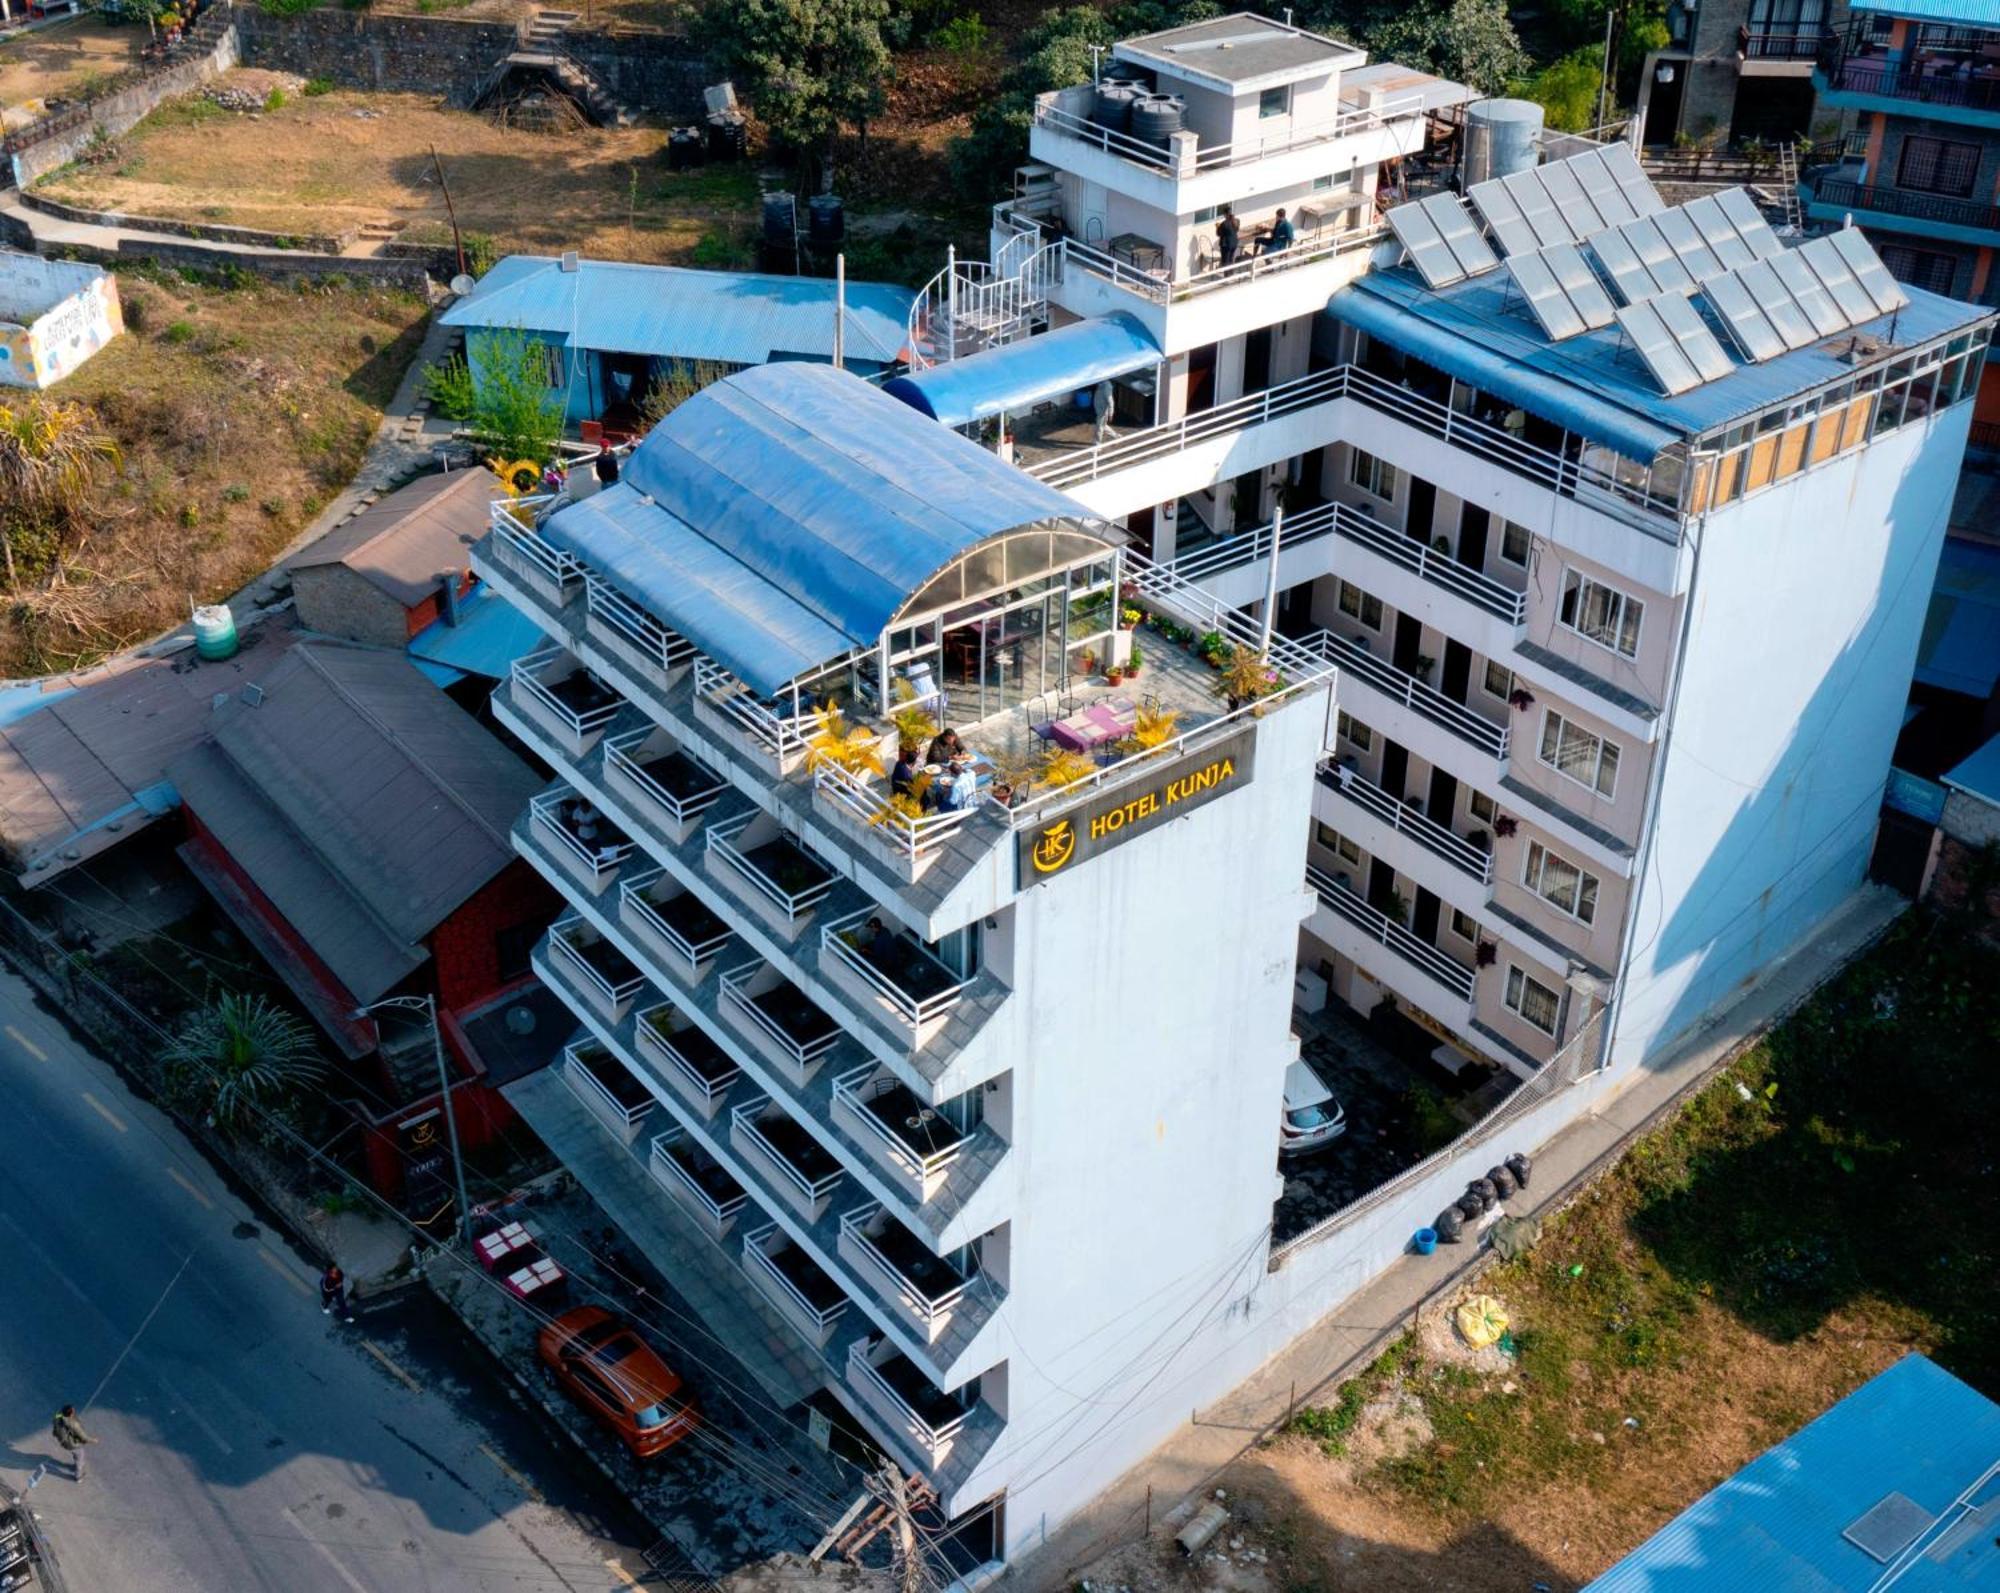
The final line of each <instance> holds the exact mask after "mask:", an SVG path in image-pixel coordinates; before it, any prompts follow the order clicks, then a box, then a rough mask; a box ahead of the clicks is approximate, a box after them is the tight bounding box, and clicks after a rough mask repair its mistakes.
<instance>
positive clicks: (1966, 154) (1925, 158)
mask: <svg viewBox="0 0 2000 1593" xmlns="http://www.w3.org/2000/svg"><path fill="white" fill-rule="evenodd" d="M1978 176H1979V146H1978V145H1977V144H1960V143H1955V142H1953V141H1952V140H1950V139H1944V138H1915V137H1912V138H1906V139H1904V140H1903V154H1902V158H1901V159H1900V160H1898V161H1897V162H1896V186H1897V187H1898V188H1912V189H1915V190H1916V191H1917V192H1919V193H1925V194H1947V195H1949V196H1950V197H1951V198H1953V199H1965V198H1969V197H1970V196H1971V194H1972V185H1973V183H1974V181H1975V180H1976V179H1977V178H1978Z"/></svg>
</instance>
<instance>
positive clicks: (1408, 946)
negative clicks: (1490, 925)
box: [1306, 866, 1474, 1002]
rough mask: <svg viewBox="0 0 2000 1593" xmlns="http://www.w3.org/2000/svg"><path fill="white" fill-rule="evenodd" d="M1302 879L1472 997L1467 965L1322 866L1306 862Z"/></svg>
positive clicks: (1373, 935)
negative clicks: (1371, 903)
mask: <svg viewBox="0 0 2000 1593" xmlns="http://www.w3.org/2000/svg"><path fill="white" fill-rule="evenodd" d="M1306 880H1307V882H1308V883H1309V884H1310V885H1311V886H1312V888H1313V890H1314V891H1315V892H1316V893H1317V894H1318V896H1319V899H1320V900H1321V901H1322V902H1324V903H1325V904H1326V905H1327V906H1328V907H1329V908H1330V909H1331V910H1332V911H1333V912H1335V913H1337V914H1338V915H1339V916H1340V917H1342V918H1344V919H1346V920H1347V922H1348V923H1350V924H1352V925H1353V926H1354V927H1355V928H1356V929H1358V930H1360V931H1361V932H1362V933H1363V934H1365V935H1366V936H1368V938H1369V939H1371V940H1374V941H1379V942H1380V943H1381V944H1382V945H1384V946H1386V947H1388V948H1389V950H1391V951H1393V952H1394V953H1395V954H1396V955H1397V956H1399V957H1401V958H1402V959H1403V960H1404V961H1405V962H1407V963H1409V964H1410V965H1411V966H1413V967H1414V968H1416V969H1417V970H1418V971H1419V972H1421V973H1423V974H1426V975H1428V976H1429V977H1430V978H1432V979H1435V980H1436V981H1437V982H1438V983H1439V984H1441V985H1443V986H1444V987H1445V988H1446V989H1447V990H1450V991H1453V992H1454V993H1456V994H1457V995H1460V996H1462V997H1464V998H1465V1000H1466V1001H1467V1002H1470V1001H1471V1000H1472V991H1473V985H1474V975H1473V971H1472V970H1471V969H1470V968H1468V967H1466V966H1465V965H1464V964H1463V963H1459V962H1454V961H1452V959H1451V958H1449V957H1447V956H1446V955H1445V954H1444V953H1443V952H1441V951H1439V950H1438V949H1437V947H1435V946H1433V945H1431V944H1430V943H1429V942H1428V941H1424V940H1419V939H1418V938H1417V937H1416V936H1415V935H1413V934H1411V933H1410V932H1409V930H1407V929H1405V928H1404V927H1403V926H1402V925H1401V924H1399V923H1397V922H1396V920H1395V919H1393V918H1391V917H1390V916H1389V915H1388V914H1387V913H1385V912H1383V911H1382V910H1381V909H1380V908H1376V907H1371V906H1369V905H1368V902H1367V900H1366V898H1364V897H1362V896H1359V895H1357V894H1356V893H1355V892H1354V891H1352V890H1350V889H1349V888H1348V887H1347V886H1345V885H1343V884H1341V883H1340V881H1339V880H1337V879H1335V878H1334V877H1333V876H1332V875H1331V874H1328V873H1326V872H1325V871H1324V870H1321V869H1317V868H1313V867H1310V866H1308V867H1307V869H1306Z"/></svg>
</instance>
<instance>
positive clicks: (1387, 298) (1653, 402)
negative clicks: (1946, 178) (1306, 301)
mask: <svg viewBox="0 0 2000 1593" xmlns="http://www.w3.org/2000/svg"><path fill="white" fill-rule="evenodd" d="M1508 280H1509V279H1508V276H1507V273H1506V272H1504V271H1492V272H1488V273H1486V274H1485V275H1483V276H1477V277H1473V278H1470V279H1469V280H1467V281H1464V282H1459V283H1455V284H1453V285H1452V286H1450V287H1447V288H1429V287H1426V286H1425V285H1424V283H1423V280H1422V279H1421V278H1420V277H1419V276H1418V275H1417V273H1416V272H1415V270H1414V269H1412V268H1411V267H1409V266H1397V267H1393V268H1391V269H1387V270H1384V269H1381V268H1377V269H1375V270H1372V271H1370V272H1369V273H1368V274H1367V275H1366V276H1364V277H1361V278H1360V279H1358V280H1357V281H1355V282H1352V283H1350V284H1348V286H1346V287H1344V288H1342V289H1341V290H1340V291H1339V292H1338V293H1336V294H1334V296H1333V298H1332V299H1331V300H1330V301H1329V302H1328V304H1327V310H1328V312H1329V313H1330V314H1332V315H1334V316H1337V317H1338V318H1339V319H1340V320H1342V321H1346V322H1349V323H1351V324H1353V325H1355V326H1358V327H1361V328H1362V329H1363V330H1364V331H1366V332H1368V333H1369V334H1370V335H1371V336H1373V337H1378V338H1380V339H1381V340H1382V341H1383V342H1385V343H1388V344H1391V345H1393V346H1394V347H1396V348H1399V349H1402V350H1403V351H1404V352H1405V353H1409V354H1414V355H1416V356H1417V357H1418V358H1419V359H1422V360H1425V361H1427V362H1428V363H1430V364H1432V365H1435V366H1437V367H1438V368H1439V369H1440V370H1444V371H1449V372H1450V373H1451V374H1452V375H1454V376H1456V377H1458V378H1459V379H1460V380H1461V381H1467V382H1471V383H1473V384H1474V385H1475V386H1477V387H1479V388H1481V389H1483V390H1484V391H1487V392H1491V393H1496V394H1498V395H1499V396H1500V397H1503V398H1506V399H1508V400H1509V401H1511V402H1513V403H1515V404H1518V405H1520V406H1521V407H1522V408H1523V409H1526V410H1529V411H1531V412H1532V413H1534V414H1536V415H1540V416H1541V417H1542V418H1543V419H1545V420H1549V421H1554V422H1556V423H1557V424H1559V425H1563V426H1566V427H1568V428H1569V429H1570V430H1571V431H1575V432H1578V433H1580V434H1581V435H1583V436H1585V437H1589V438H1591V439H1592V440H1593V441H1596V442H1601V443H1605V444H1608V445H1609V446H1610V447H1613V448H1616V449H1617V450H1618V451H1619V452H1620V453H1622V454H1624V455H1626V456H1627V457H1628V458H1632V459H1640V460H1648V459H1651V458H1652V457H1653V456H1654V455H1655V454H1657V453H1658V452H1659V451H1660V450H1661V449H1662V448H1664V447H1665V446H1667V444H1669V443H1672V442H1676V441H1680V440H1683V439H1687V438H1693V437H1698V436H1700V435H1701V434H1702V433H1704V432H1707V431H1710V430H1712V429H1713V428H1715V427H1717V426H1721V425H1724V424H1726V423H1728V422H1730V421H1733V420H1737V419H1740V418H1741V417H1742V416H1745V415H1750V414H1754V413H1756V412H1757V411H1758V410H1761V409H1764V408H1767V407H1768V406H1770V405H1772V404H1776V403H1780V402H1782V401H1784V400H1785V399H1788V398H1791V397H1793V396H1795V395H1796V394H1799V393H1804V392H1808V391H1810V390H1811V389H1813V388H1815V387H1818V386H1820V385H1821V384H1822V383H1825V382H1833V381H1838V380H1839V379H1840V378H1842V377H1843V376H1849V375H1851V374H1853V367H1852V366H1851V365H1849V364H1848V363H1847V362H1846V361H1845V360H1843V359H1841V358H1840V357H1839V356H1838V355H1837V354H1835V353H1834V352H1833V349H1834V348H1835V347H1837V346H1839V344H1840V343H1841V342H1842V341H1843V339H1844V335H1843V337H1840V338H1828V339H1826V340H1825V341H1823V342H1820V343H1816V344H1813V345H1812V346H1811V347H1809V348H1802V349H1794V350H1792V351H1791V352H1790V353H1786V354H1780V355H1779V356H1778V357H1777V358H1775V359H1769V360H1764V361H1762V362H1761V363H1759V364H1755V365H1742V364H1739V365H1737V366H1736V367H1735V369H1733V370H1732V371H1730V373H1729V374H1728V375H1726V376H1719V377H1717V378H1716V379H1715V380H1714V381H1712V382H1704V383H1702V384H1701V386H1699V387H1694V388H1690V389H1689V390H1688V391H1687V392H1685V393H1679V394H1676V395H1674V396H1672V397H1668V396H1666V395H1665V394H1663V393H1661V391H1660V389H1659V387H1658V386H1657V384H1655V383H1654V381H1653V379H1652V377H1651V376H1649V375H1648V374H1647V372H1646V368H1645V367H1644V366H1643V365H1641V364H1640V363H1639V361H1638V359H1637V357H1636V356H1634V355H1633V353H1632V352H1631V350H1630V348H1629V347H1627V346H1626V344H1625V340H1624V336H1623V334H1622V333H1621V332H1620V331H1619V330H1618V329H1617V327H1615V326H1610V327H1605V328H1603V329H1601V330H1599V331H1595V332H1584V333H1582V334H1580V335H1579V336H1576V337H1571V338H1565V339H1564V340H1563V341H1561V342H1560V343H1552V342H1550V341H1549V339H1548V338H1547V337H1546V336H1544V335H1543V333H1542V331H1541V329H1540V328H1539V327H1538V326H1536V325H1535V322H1534V319H1533V317H1532V316H1531V315H1530V314H1529V313H1528V310H1527V307H1526V306H1525V305H1524V304H1523V303H1522V302H1521V296H1520V295H1519V294H1518V293H1515V294H1513V295H1512V296H1511V302H1510V303H1507V304H1506V306H1505V308H1503V307H1502V306H1503V300H1505V299H1507V298H1508V296H1509V295H1508V287H1507V284H1508ZM1905 291H1906V292H1907V293H1908V294H1909V296H1910V303H1909V304H1908V305H1907V306H1905V307H1904V308H1903V309H1901V310H1898V311H1897V312H1896V314H1895V315H1894V316H1893V317H1890V316H1886V315H1885V316H1881V317H1879V318H1878V319H1876V320H1874V321H1869V322H1864V323H1863V324H1862V325H1860V326H1859V327H1857V328H1856V329H1855V330H1857V331H1861V332H1869V333H1873V334H1875V335H1877V336H1880V337H1887V335H1888V330H1889V323H1890V321H1891V320H1892V319H1893V320H1894V321H1895V323H1896V335H1895V339H1894V341H1895V342H1897V343H1899V344H1903V345H1908V344H1912V343H1922V342H1927V341H1929V340H1930V339H1931V338H1934V337H1937V336H1939V335H1940V334H1941V333H1945V332H1950V331H1953V330H1955V329H1957V328H1959V327H1962V326H1970V325H1973V324H1974V323H1976V322H1979V321H1982V320H1984V319H1986V318H1987V317H1989V316H1990V315H1992V313H1993V312H1992V311H1991V310H1988V309H1982V308H1981V307H1980V306H1978V305H1976V304H1961V303H1959V302H1958V301H1957V300H1956V299H1946V298H1941V297H1939V296H1938V295H1937V294H1935V293H1926V292H1924V291H1923V290H1922V289H1921V288H1911V287H1907V286H1906V288H1905Z"/></svg>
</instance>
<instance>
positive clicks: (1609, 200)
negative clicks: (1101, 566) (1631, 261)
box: [1569, 149, 1639, 227]
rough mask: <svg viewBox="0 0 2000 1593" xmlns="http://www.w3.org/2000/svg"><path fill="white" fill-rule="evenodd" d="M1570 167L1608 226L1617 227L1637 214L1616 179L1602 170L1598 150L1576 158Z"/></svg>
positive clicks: (1605, 169)
mask: <svg viewBox="0 0 2000 1593" xmlns="http://www.w3.org/2000/svg"><path fill="white" fill-rule="evenodd" d="M1569 165H1570V166H1571V167H1572V168H1573V169H1574V170H1575V172H1576V180H1577V181H1578V182H1579V183H1581V184H1582V185H1583V191H1584V192H1585V193H1587V194H1589V195H1590V199H1591V203H1592V204H1594V205H1596V206H1597V213H1598V214H1599V215H1600V216H1602V217H1603V218H1604V220H1605V223H1606V225H1608V226H1613V227H1616V226H1620V225H1622V224H1623V223H1625V222H1628V221H1632V220H1634V219H1636V218H1637V216H1638V215H1639V212H1638V210H1637V209H1636V208H1635V207H1634V205H1633V203H1632V201H1631V199H1630V198H1629V197H1628V196H1627V195H1626V193H1625V192H1624V190H1623V189H1621V188H1620V187H1619V186H1618V179H1617V178H1615V177H1613V176H1612V175H1611V173H1610V171H1609V170H1608V169H1607V168H1606V167H1605V164H1604V156H1603V155H1602V154H1601V153H1600V152H1599V151H1597V150H1594V149H1593V150H1591V151H1590V152H1589V153H1588V154H1587V155H1579V156H1577V158H1576V159H1575V160H1573V161H1571V162H1569Z"/></svg>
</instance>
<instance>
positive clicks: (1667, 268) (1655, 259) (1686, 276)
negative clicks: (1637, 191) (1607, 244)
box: [1618, 212, 1694, 293]
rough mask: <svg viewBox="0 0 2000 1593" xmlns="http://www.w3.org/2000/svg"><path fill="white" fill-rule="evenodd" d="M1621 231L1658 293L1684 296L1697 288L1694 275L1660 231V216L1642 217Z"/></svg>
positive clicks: (1627, 224) (1628, 223)
mask: <svg viewBox="0 0 2000 1593" xmlns="http://www.w3.org/2000/svg"><path fill="white" fill-rule="evenodd" d="M1661 214H1662V215H1664V214H1666V213H1665V212H1662V213H1661ZM1618 230H1619V234H1620V236H1622V237H1623V238H1624V239H1625V240H1626V241H1627V242H1628V243H1630V244H1631V245H1632V252H1633V253H1634V254H1636V255H1638V257H1639V259H1640V262H1641V263H1642V264H1643V265H1644V266H1645V267H1646V270H1647V271H1648V272H1649V273H1651V275H1652V278H1653V281H1654V283H1655V284H1656V288H1655V291H1657V292H1674V293H1684V292H1686V291H1687V290H1688V289H1689V288H1691V287H1693V286H1694V273H1693V272H1691V271H1690V270H1689V269H1688V268H1687V266H1686V265H1685V264H1683V263H1682V261H1681V257H1680V254H1679V252H1678V251H1677V250H1675V248H1674V246H1673V245H1672V244H1671V243H1670V242H1668V241H1667V236H1666V234H1665V233H1664V232H1662V231H1661V230H1660V216H1641V217H1640V218H1639V219H1638V220H1637V221H1632V222H1627V223H1626V224H1625V225H1624V226H1623V227H1621V228H1619V229H1618Z"/></svg>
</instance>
